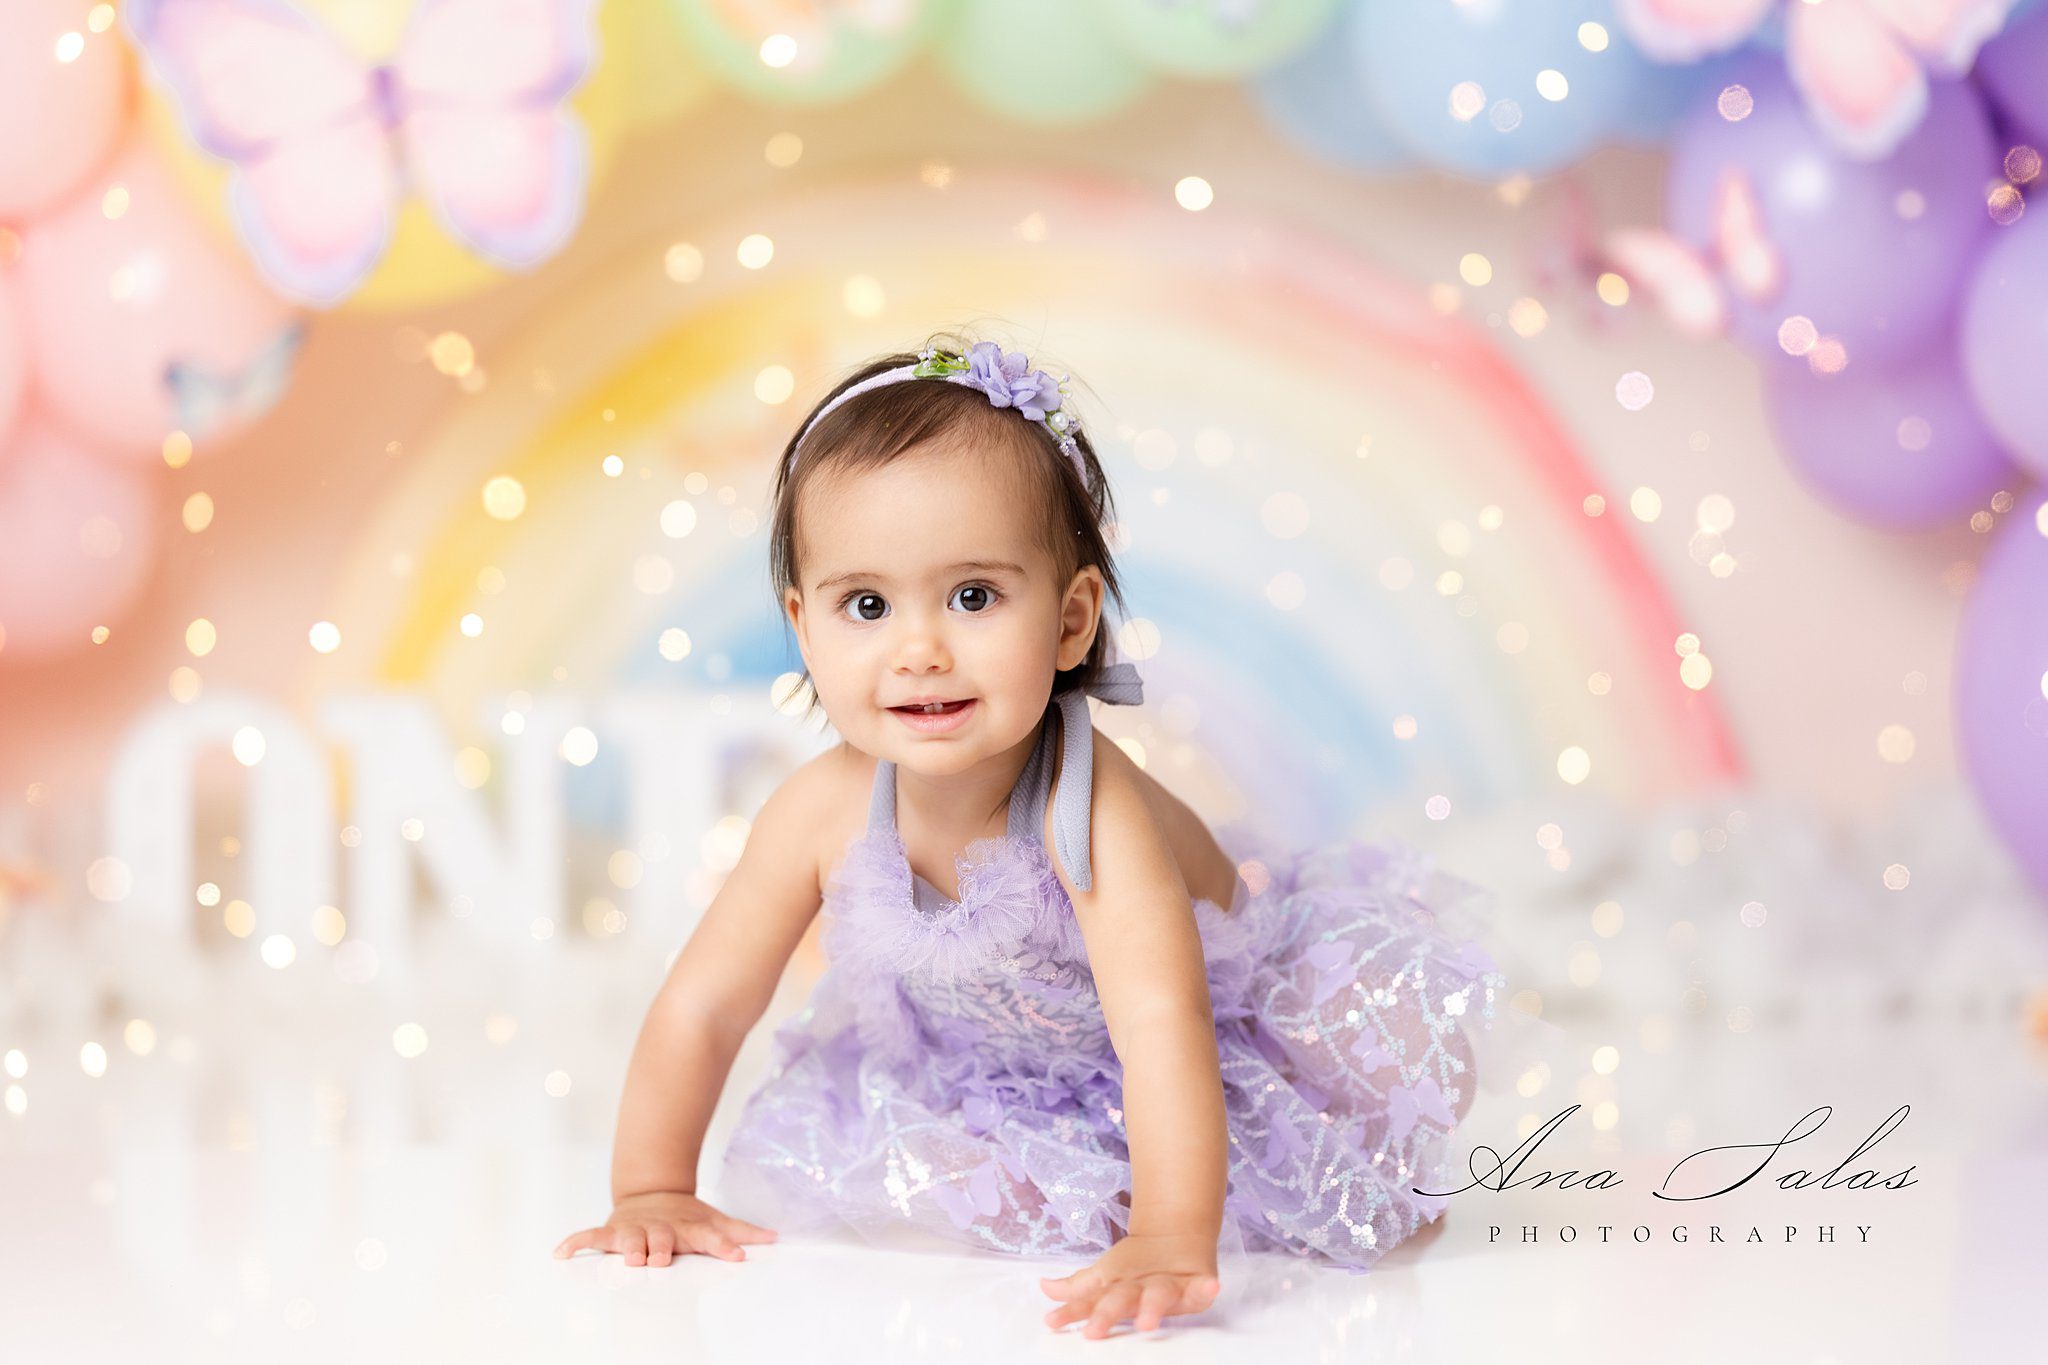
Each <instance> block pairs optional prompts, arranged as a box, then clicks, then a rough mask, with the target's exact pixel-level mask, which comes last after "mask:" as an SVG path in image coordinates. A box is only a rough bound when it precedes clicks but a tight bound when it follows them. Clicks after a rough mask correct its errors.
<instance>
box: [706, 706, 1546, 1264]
mask: <svg viewBox="0 0 2048 1365" xmlns="http://www.w3.org/2000/svg"><path fill="white" fill-rule="evenodd" d="M1047 711H1048V715H1047V718H1046V723H1045V724H1044V726H1043V728H1042V731H1041V736H1040V739H1039V742H1038V746H1037V748H1036V750H1035V751H1034V753H1033V755H1032V758H1031V760H1030V761H1029V763H1027V765H1026V767H1025V769H1024V772H1023V775H1022V776H1021V777H1020V779H1019V781H1018V784H1017V787H1016V788H1015V790H1014V791H1013V792H1012V793H1011V799H1010V807H1009V823H1008V832H1007V833H1006V834H1005V835H1002V836H1000V837H996V838H989V839H981V840H977V841H976V842H974V843H973V844H970V845H969V846H968V847H967V848H966V849H965V850H964V851H963V852H962V854H961V855H960V857H959V858H958V860H957V866H958V871H959V883H960V899H959V900H958V901H957V902H956V901H951V900H948V899H947V898H946V897H944V896H943V895H942V894H941V893H940V892H939V891H938V890H937V889H936V888H934V887H932V886H931V885H930V884H929V883H928V882H926V881H925V880H924V879H923V878H922V877H915V876H914V875H913V874H912V872H911V870H910V867H909V863H908V861H907V859H906V858H905V856H904V851H903V845H902V842H901V841H900V840H899V838H898V837H897V834H896V822H895V804H896V802H895V793H896V785H895V778H896V774H895V765H894V764H892V763H889V762H887V761H883V762H881V763H879V764H877V766H876V771H875V784H874V789H873V794H872V797H871V801H870V806H869V818H868V826H867V830H866V832H865V833H864V834H863V835H862V836H860V837H859V838H857V839H855V840H854V841H853V842H852V843H851V845H850V846H849V847H848V850H847V852H846V855H845V858H844V860H843V861H842V863H841V865H840V867H839V868H838V870H837V872H836V874H835V875H834V877H833V878H832V881H831V885H830V886H829V888H828V889H827V892H826V895H825V900H824V907H823V914H824V916H825V922H824V940H823V941H824V947H825V951H826V955H827V958H828V961H829V966H828V968H827V970H826V972H825V974H824V976H823V977H822V978H821V979H820V980H819V981H818V983H817V985H816V987H815V988H814V990H813V992H812V994H811V996H810V998H809V1000H808V1001H807V1002H806V1004H805V1005H804V1006H803V1007H802V1008H801V1009H800V1010H799V1011H798V1012H797V1013H796V1014H795V1015H794V1016H793V1017H792V1018H791V1019H790V1020H789V1021H788V1022H787V1023H785V1024H784V1025H783V1026H782V1027H781V1028H780V1029H778V1030H777V1032H776V1034H775V1039H774V1058H773V1062H772V1064H771V1068H770V1074H769V1076H768V1078H767V1080H765V1081H764V1082H763V1083H762V1084H761V1086H760V1088H759V1089H757V1090H756V1091H755V1092H754V1093H753V1095H752V1096H751V1097H749V1099H748V1101H747V1103H746V1106H745V1109H744V1110H743V1112H742V1114H741V1116H740V1119H739V1122H738V1124H737V1126H736V1127H735V1129H734V1131H733V1133H732V1135H731V1137H730V1140H729V1142H728V1144H727V1147H726V1152H725V1160H724V1166H723V1167H722V1170H721V1174H720V1178H719V1181H718V1187H719V1190H720V1192H721V1194H722V1195H723V1196H724V1197H726V1198H728V1199H731V1198H734V1197H735V1196H737V1201H736V1204H735V1211H736V1212H741V1213H742V1216H747V1217H763V1218H766V1219H767V1220H769V1221H770V1222H771V1223H772V1224H773V1225H775V1226H777V1227H780V1228H784V1229H791V1228H794V1229H796V1230H805V1229H819V1228H825V1227H830V1226H835V1225H850V1226H851V1227H853V1228H854V1229H856V1230H858V1231H860V1232H862V1233H865V1234H868V1235H870V1236H874V1235H877V1234H881V1235H886V1234H888V1233H890V1232H892V1231H896V1230H901V1229H902V1228H904V1227H905V1226H906V1225H912V1226H916V1227H919V1228H922V1229H925V1230H927V1231H929V1232H933V1233H937V1234H940V1235H941V1236H943V1237H945V1238H948V1239H953V1240H957V1241H959V1242H962V1243H966V1244H971V1245H973V1246H976V1247H980V1248H985V1249H990V1250H995V1251H1003V1252H1011V1253H1021V1254H1027V1255H1036V1256H1060V1257H1076V1258H1087V1259H1093V1258H1094V1257H1095V1256H1097V1255H1099V1254H1100V1253H1102V1252H1103V1251H1105V1250H1107V1249H1108V1248H1109V1246H1110V1245H1111V1243H1112V1242H1114V1241H1115V1240H1116V1239H1117V1238H1119V1237H1121V1236H1122V1235H1123V1232H1124V1230H1125V1229H1126V1228H1127V1227H1128V1225H1129V1221H1130V1191H1131V1168H1130V1160H1129V1150H1128V1148H1127V1147H1126V1145H1125V1130H1124V1114H1123V1107H1122V1106H1123V1083H1122V1069H1121V1066H1120V1065H1119V1063H1118V1060H1117V1057H1116V1054H1115V1052H1114V1051H1113V1049H1112V1048H1111V1045H1110V1039H1109V1033H1108V1031H1107V1029H1106V1028H1105V1027H1104V1024H1103V1018H1102V1006H1101V1003H1100V1001H1099V999H1098V998H1097V996H1096V993H1095V986H1094V978H1093V975H1092V974H1091V972H1090V970H1089V966H1088V953H1087V948H1086V945H1085V944H1084V943H1083V941H1082V937H1081V933H1080V929H1079V927H1078V925H1077V924H1076V922H1075V919H1074V910H1073V903H1072V901H1071V900H1069V898H1068V896H1067V894H1066V891H1065V888H1064V887H1062V886H1061V884H1060V881H1059V878H1058V876H1057V875H1056V874H1055V872H1054V870H1053V864H1052V861H1051V857H1052V854H1051V851H1050V850H1048V849H1047V848H1046V847H1045V844H1044V840H1043V837H1042V835H1041V830H1042V829H1043V824H1042V815H1043V812H1044V810H1045V806H1046V801H1047V797H1048V795H1049V794H1051V792H1052V786H1053V784H1052V767H1053V764H1052V758H1053V752H1054V750H1053V746H1054V745H1055V744H1061V743H1062V742H1063V741H1064V742H1063V747H1062V750H1061V753H1062V761H1061V769H1060V773H1059V778H1058V784H1057V797H1056V799H1057V803H1058V804H1057V806H1056V808H1055V811H1054V824H1055V827H1056V830H1057V835H1056V840H1055V842H1056V843H1058V844H1059V845H1061V846H1062V847H1061V848H1060V849H1059V853H1060V857H1061V859H1062V862H1063V863H1064V865H1065V866H1066V867H1067V869H1068V872H1069V875H1070V876H1072V877H1073V878H1074V882H1075V885H1076V886H1081V887H1084V888H1085V887H1086V886H1087V885H1089V883H1088V881H1087V877H1088V868H1087V831H1088V798H1089V791H1090V785H1091V783H1090V774H1091V766H1090V758H1091V746H1092V728H1093V727H1092V722H1091V721H1090V719H1089V714H1088V701H1087V697H1086V695H1084V694H1082V693H1081V692H1078V691H1067V692H1063V693H1061V694H1059V695H1058V696H1056V697H1055V698H1054V699H1053V704H1052V705H1050V706H1049V707H1048V708H1047ZM1218 841H1219V842H1220V843H1222V844H1223V846H1224V849H1225V851H1226V852H1227V853H1229V854H1230V855H1231V856H1232V858H1233V859H1234V860H1235V861H1236V862H1237V864H1238V868H1239V879H1238V882H1237V886H1236V892H1235V895H1234V897H1233V901H1232V904H1231V906H1230V907H1229V908H1228V909H1227V910H1226V909H1225V908H1224V907H1222V906H1219V905H1217V904H1216V903H1215V902H1213V901H1209V900H1203V899H1198V900H1196V901H1195V902H1194V913H1195V919H1196V922H1197V925H1198V926H1199V928H1200V931H1201V937H1202V947H1203V955H1204V958H1205V960H1206V963H1207V969H1208V981H1209V996H1210V1001H1211V1004H1212V1005H1213V1007H1214V1013H1215V1018H1216V1044H1217V1049H1218V1053H1219V1055H1220V1060H1221V1064H1222V1076H1223V1091H1224V1099H1225V1107H1226V1112H1227V1115H1228V1128H1229V1141H1230V1146H1229V1189H1228V1193H1227V1196H1226V1200H1225V1214H1224V1237H1223V1239H1222V1240H1223V1243H1224V1244H1226V1246H1227V1247H1228V1248H1233V1249H1235V1248H1241V1249H1244V1250H1252V1251H1257V1250H1275V1251H1285V1252H1292V1253H1295V1254H1297V1255H1300V1256H1304V1257H1309V1258H1313V1259H1316V1260H1319V1261H1322V1262H1324V1263H1328V1264H1335V1265H1339V1266H1344V1267H1347V1268H1350V1269H1352V1270H1354V1271H1356V1270H1363V1269H1365V1268H1366V1267H1368V1266H1369V1265H1370V1264H1371V1263H1372V1262H1373V1261H1374V1260H1376V1259H1377V1258H1378V1257H1379V1256H1380V1255H1381V1254H1382V1253H1384V1252H1385V1251H1387V1250H1388V1249H1390V1248H1391V1247H1393V1246H1394V1245H1396V1244H1397V1243H1399V1242H1400V1241H1402V1240H1403V1239H1404V1238H1406V1237H1408V1236H1409V1235H1410V1234H1411V1233H1413V1232H1414V1231H1415V1230H1416V1229H1417V1228H1418V1227H1420V1226H1421V1225H1423V1224H1426V1223H1428V1222H1431V1221H1433V1220H1434V1219H1435V1218H1436V1217H1437V1215H1438V1214H1439V1213H1440V1212H1441V1210H1442V1206H1443V1204H1444V1203H1445V1202H1446V1201H1445V1200H1444V1199H1442V1198H1441V1197H1431V1196H1424V1195H1418V1194H1416V1193H1415V1192H1414V1190H1415V1188H1416V1187H1418V1186H1419V1187H1421V1188H1422V1189H1425V1190H1442V1189H1445V1188H1456V1184H1453V1185H1449V1186H1447V1185H1446V1184H1445V1183H1443V1182H1445V1181H1447V1180H1449V1179H1450V1178H1451V1173H1450V1171H1449V1170H1448V1169H1447V1167H1448V1164H1449V1162H1448V1158H1449V1147H1450V1143H1449V1136H1448V1135H1449V1132H1450V1130H1451V1129H1452V1127H1453V1126H1454V1124H1455V1121H1456V1120H1455V1118H1454V1115H1453V1106H1454V1104H1457V1103H1458V1101H1459V1096H1460V1094H1461V1092H1463V1093H1467V1094H1469V1087H1470V1086H1471V1085H1472V1084H1473V1075H1472V1068H1471V1063H1470V1053H1469V1051H1468V1050H1467V1049H1466V1048H1465V1047H1464V1046H1463V1041H1464V1040H1463V1037H1462V1035H1461V1034H1460V1033H1459V1026H1460V1024H1466V1025H1474V1026H1483V1025H1484V1024H1485V1023H1486V1022H1488V1021H1490V1020H1491V1019H1492V1017H1493V1011H1494V1008H1495V1003H1494V997H1495V994H1496V992H1498V991H1502V989H1503V987H1504V985H1505V982H1504V979H1503V978H1501V977H1500V976H1499V974H1498V972H1497V971H1496V970H1495V969H1494V965H1493V963H1492V961H1491V960H1490V959H1489V958H1488V956H1487V954H1486V953H1485V951H1484V950H1483V949H1482V948H1481V947H1480V946H1479V944H1478V943H1477V942H1476V941H1475V940H1471V939H1465V940H1462V941H1454V939H1453V937H1452V936H1450V935H1448V934H1446V933H1445V932H1444V930H1443V928H1442V927H1441V925H1440V923H1439V912H1440V911H1443V910H1445V909H1447V908H1448V905H1449V903H1450V902H1452V901H1455V900H1458V899H1460V898H1461V897H1469V895H1470V893H1474V892H1476V888H1471V887H1468V886H1466V885H1465V884H1464V883H1461V882H1457V881H1455V880H1454V879H1452V878H1449V877H1447V876H1444V875H1443V874H1441V873H1437V872H1435V871H1434V870H1432V868H1431V867H1430V866H1429V864H1428V862H1427V861H1426V860H1425V859H1422V858H1421V857H1420V856H1419V855H1416V854H1413V853H1409V852H1407V851H1405V850H1402V849H1400V848H1398V847H1391V848H1390V847H1388V846H1383V845H1374V844H1366V843H1361V842H1344V843H1335V844H1331V845H1329V846H1326V847H1321V848H1315V849H1309V850H1304V851H1299V852H1293V853H1287V852H1280V851H1277V850H1274V849H1270V848H1261V847H1255V846H1254V843H1255V841H1254V840H1253V839H1252V837H1251V836H1250V835H1248V834H1245V833H1242V832H1239V831H1238V830H1236V829H1235V828H1234V827H1230V826H1226V827H1225V828H1224V829H1222V830H1220V831H1218ZM1463 1183H1465V1182H1464V1181H1458V1182H1457V1184H1463Z"/></svg>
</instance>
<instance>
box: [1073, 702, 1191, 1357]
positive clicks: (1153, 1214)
mask: <svg viewBox="0 0 2048 1365" xmlns="http://www.w3.org/2000/svg"><path fill="white" fill-rule="evenodd" d="M1094 743H1095V751H1094V752H1095V757H1094V762H1093V764H1092V767H1093V768H1094V795H1093V801H1092V805H1093V809H1094V814H1093V816H1092V819H1091V824H1092V828H1091V830H1090V836H1089V838H1090V844H1091V847H1092V852H1091V862H1092V864H1093V870H1094V885H1093V886H1092V888H1091V889H1090V890H1087V891H1075V890H1074V889H1073V887H1072V885H1071V884H1068V886H1067V891H1068V895H1069V898H1070V899H1071V900H1072V901H1073V903H1074V914H1075V917H1076V919H1077V920H1078V921H1079V922H1080V926H1081V936H1082V938H1083V939H1084V940H1085V941H1086V943H1087V945H1088V960H1089V963H1090V965H1091V967H1092V968H1093V971H1094V974H1095V987H1096V991H1097V993H1098V994H1099V995H1100V996H1101V999H1102V1012H1103V1019H1104V1022H1105V1023H1106V1024H1107V1025H1108V1027H1109V1035H1110V1042H1111V1044H1112V1046H1114V1047H1115V1049H1116V1054H1117V1058H1118V1060H1119V1061H1121V1062H1122V1064H1123V1073H1124V1125H1125V1130H1126V1134H1127V1137H1128V1140H1129V1145H1130V1153H1131V1222H1130V1229H1129V1233H1128V1235H1127V1236H1125V1237H1124V1238H1123V1239H1122V1240H1121V1241H1119V1242H1117V1243H1116V1244H1115V1245H1114V1246H1112V1247H1111V1248H1110V1249H1109V1251H1108V1252H1107V1253H1105V1254H1104V1255H1103V1256H1102V1257H1101V1258H1100V1259H1098V1260H1097V1261H1096V1262H1095V1264H1094V1265H1092V1266H1090V1267H1089V1268H1088V1269H1086V1270H1083V1271H1080V1272H1079V1273H1077V1274H1074V1275H1070V1276H1067V1277H1066V1278H1065V1279H1061V1280H1047V1281H1045V1282H1044V1284H1045V1286H1046V1292H1047V1293H1048V1294H1050V1295H1052V1296H1053V1297H1054V1298H1057V1299H1062V1300H1064V1302H1063V1303H1062V1305H1061V1306H1060V1307H1059V1308H1056V1309H1054V1310H1053V1311H1052V1312H1051V1313H1049V1314H1047V1315H1046V1321H1047V1322H1048V1323H1049V1324H1050V1325H1052V1326H1054V1327H1059V1326H1063V1325H1064V1324H1066V1323H1069V1322H1076V1321H1079V1320H1080V1319H1082V1318H1084V1317H1085V1318H1087V1319H1088V1326H1087V1328H1086V1329H1085V1334H1086V1335H1088V1336H1091V1337H1101V1336H1106V1335H1108V1333H1109V1330H1110V1328H1111V1327H1113V1326H1114V1325H1115V1324H1116V1323H1118V1322H1121V1321H1123V1320H1124V1319H1126V1318H1132V1317H1135V1318H1136V1320H1137V1327H1138V1330H1139V1331H1150V1330H1151V1329H1152V1328H1155V1327H1157V1326H1158V1325H1159V1320H1160V1319H1161V1318H1162V1317H1165V1316H1166V1315H1168V1314H1172V1313H1195V1312H1200V1311H1201V1310H1202V1309H1204V1308H1207V1307H1208V1306H1209V1304H1210V1303H1211V1302H1212V1301H1213V1300H1214V1298H1215V1295H1216V1293H1217V1291H1218V1289H1219V1288H1220V1285H1219V1283H1218V1281H1217V1278H1216V1241H1217V1236H1218V1234H1219V1233H1220V1232H1221V1230H1222V1226H1223V1196H1224V1186H1225V1178H1226V1169H1227V1166H1226V1161H1227V1153H1228V1136H1227V1133H1226V1129H1225V1124H1224V1110H1223V1082H1222V1075H1221V1070H1220V1067H1219V1064H1218V1061H1217V1055H1216V1021H1215V1016H1214V1014H1213V1013H1212V1011H1211V1008H1210V1003H1209V980H1208V975H1207V972H1206V971H1205V970H1204V967H1203V962H1202V940H1201V935H1200V933H1199V931H1198V930H1197V928H1196V925H1195V916H1194V907H1193V905H1192V903H1191V901H1190V898H1189V895H1188V890H1187V887H1186V886H1185V884H1184V883H1183V882H1182V880H1181V875H1180V870H1179V868H1178V867H1177V866H1176V864H1175V862H1174V859H1173V853H1172V850H1171V847H1170V846H1169V844H1168V841H1167V838H1166V835H1165V833H1164V832H1163V831H1162V830H1161V828H1160V826H1159V823H1158V821H1157V819H1156V818H1155V817H1154V815H1153V813H1152V811H1151V808H1150V806H1149V804H1148V803H1147V801H1146V800H1145V796H1144V791H1143V788H1142V779H1141V777H1140V775H1139V774H1138V772H1137V769H1136V767H1135V765H1133V764H1132V763H1131V760H1130V758H1129V756H1128V755H1126V754H1125V753H1124V752H1123V751H1122V750H1121V749H1119V748H1117V746H1116V745H1115V744H1113V743H1111V742H1109V741H1108V740H1107V739H1105V738H1104V737H1102V735H1101V734H1100V733H1099V732H1098V733H1096V734H1095V736H1094ZM1061 877H1062V880H1063V881H1065V880H1066V872H1065V869H1064V868H1062V869H1061Z"/></svg>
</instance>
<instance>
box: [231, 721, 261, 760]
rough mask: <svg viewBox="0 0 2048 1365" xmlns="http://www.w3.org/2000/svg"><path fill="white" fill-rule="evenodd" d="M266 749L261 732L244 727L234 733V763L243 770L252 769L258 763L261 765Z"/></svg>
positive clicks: (254, 728) (247, 726) (249, 726)
mask: <svg viewBox="0 0 2048 1365" xmlns="http://www.w3.org/2000/svg"><path fill="white" fill-rule="evenodd" d="M268 747H269V746H268V745H267V744H266V743H265V742H264V739H263V732H262V731H261V730H259V729H257V728H256V727H255V726H253V725H244V726H243V727H242V728H241V729H239V730H237V731H235V738H234V741H233V748H234V753H235V762H237V763H239V764H241V765H242V766H243V767H245V768H253V767H255V766H256V765H257V764H258V763H261V762H262V761H263V755H264V752H265V750H266V749H267V748H268Z"/></svg>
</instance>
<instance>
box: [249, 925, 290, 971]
mask: <svg viewBox="0 0 2048 1365" xmlns="http://www.w3.org/2000/svg"><path fill="white" fill-rule="evenodd" d="M256 951H257V952H258V953H259V954H261V955H262V958H263V965H264V966H266V967H274V968H276V969H277V970H278V971H283V970H284V969H285V968H287V967H289V966H291V965H292V963H294V962H296V961H298V958H299V949H298V945H296V944H294V943H293V942H292V941H291V939H290V937H289V936H287V935H285V934H270V935H268V936H266V937H265V938H264V940H263V946H262V947H260V948H258V949H257V950H256Z"/></svg>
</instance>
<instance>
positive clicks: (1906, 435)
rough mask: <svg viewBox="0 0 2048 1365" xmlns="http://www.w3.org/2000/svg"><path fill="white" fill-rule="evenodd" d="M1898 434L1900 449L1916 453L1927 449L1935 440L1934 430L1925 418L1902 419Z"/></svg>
mask: <svg viewBox="0 0 2048 1365" xmlns="http://www.w3.org/2000/svg"><path fill="white" fill-rule="evenodd" d="M1897 434H1898V441H1899V449H1901V450H1910V451H1913V452H1915V453H1918V452H1919V451H1922V450H1925V449H1927V447H1928V445H1929V444H1930V443H1932V442H1933V440H1934V428H1933V426H1931V425H1930V424H1929V423H1928V421H1927V419H1926V418H1925V417H1901V418H1900V419H1899V429H1898V433H1897Z"/></svg>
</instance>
